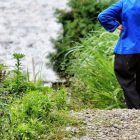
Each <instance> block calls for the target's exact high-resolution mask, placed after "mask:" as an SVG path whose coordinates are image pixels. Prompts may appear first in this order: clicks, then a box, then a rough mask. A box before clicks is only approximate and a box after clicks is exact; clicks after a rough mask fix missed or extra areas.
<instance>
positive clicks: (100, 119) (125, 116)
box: [72, 109, 140, 140]
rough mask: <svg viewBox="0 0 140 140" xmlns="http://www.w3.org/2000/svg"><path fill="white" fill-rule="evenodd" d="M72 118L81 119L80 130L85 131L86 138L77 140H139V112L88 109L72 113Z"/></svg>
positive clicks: (132, 110)
mask: <svg viewBox="0 0 140 140" xmlns="http://www.w3.org/2000/svg"><path fill="white" fill-rule="evenodd" d="M72 116H73V117H75V118H78V119H81V121H82V122H83V123H82V128H83V129H84V130H85V131H86V136H81V138H77V139H78V140H140V127H139V126H140V110H135V109H131V110H130V109H112V110H94V109H93V110H89V109H88V110H83V111H81V112H74V111H73V112H72ZM91 120H92V121H91ZM94 134H96V135H94ZM73 138H74V137H73ZM75 138H76V137H75Z"/></svg>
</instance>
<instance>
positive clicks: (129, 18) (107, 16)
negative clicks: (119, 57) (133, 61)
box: [97, 0, 140, 54]
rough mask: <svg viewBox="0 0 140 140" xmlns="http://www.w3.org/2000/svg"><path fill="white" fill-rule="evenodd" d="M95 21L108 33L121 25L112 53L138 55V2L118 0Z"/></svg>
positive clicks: (139, 17) (139, 40) (139, 38)
mask: <svg viewBox="0 0 140 140" xmlns="http://www.w3.org/2000/svg"><path fill="white" fill-rule="evenodd" d="M97 19H98V21H99V22H100V23H101V25H102V26H103V27H104V28H105V29H106V30H107V31H109V32H113V31H115V29H116V28H117V27H118V26H119V25H120V24H122V26H123V31H122V33H121V35H120V37H119V39H118V42H117V44H116V46H115V48H114V53H117V54H135V53H140V0H119V1H117V2H116V3H114V4H112V5H111V6H110V7H108V8H107V9H105V10H104V11H102V12H101V13H100V14H99V15H98V17H97Z"/></svg>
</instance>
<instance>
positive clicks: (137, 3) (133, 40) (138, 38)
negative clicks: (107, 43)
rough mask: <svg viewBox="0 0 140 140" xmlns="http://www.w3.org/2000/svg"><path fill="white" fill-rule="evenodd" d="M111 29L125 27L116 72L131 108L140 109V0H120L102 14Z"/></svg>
mask: <svg viewBox="0 0 140 140" xmlns="http://www.w3.org/2000/svg"><path fill="white" fill-rule="evenodd" d="M97 18H98V20H99V22H100V23H101V25H102V26H103V27H104V28H105V29H106V30H107V31H109V32H113V31H115V30H116V29H119V30H121V34H120V36H119V39H118V42H117V44H116V47H115V49H114V54H115V61H114V72H115V75H116V78H117V80H118V82H119V84H120V85H121V87H122V89H123V91H124V96H125V100H126V103H127V106H128V108H129V109H132V108H135V109H140V0H119V1H117V2H116V3H115V4H112V5H111V6H110V7H108V8H107V9H105V10H104V11H103V12H101V13H100V14H99V15H98V17H97Z"/></svg>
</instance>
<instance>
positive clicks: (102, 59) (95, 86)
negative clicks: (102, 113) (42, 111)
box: [65, 30, 125, 109]
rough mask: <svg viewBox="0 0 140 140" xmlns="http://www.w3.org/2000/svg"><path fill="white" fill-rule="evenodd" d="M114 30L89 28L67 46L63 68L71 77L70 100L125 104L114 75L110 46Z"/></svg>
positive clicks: (115, 35) (100, 105) (115, 36)
mask: <svg viewBox="0 0 140 140" xmlns="http://www.w3.org/2000/svg"><path fill="white" fill-rule="evenodd" d="M117 39H118V32H114V33H112V34H111V33H108V32H104V31H103V30H99V31H96V32H92V33H91V34H89V35H88V36H87V37H86V38H84V39H82V40H81V43H77V44H76V45H75V47H74V48H72V49H70V50H69V51H68V53H67V54H66V56H65V59H67V56H69V57H70V56H71V60H70V66H69V68H68V69H67V71H68V72H69V73H71V75H73V77H72V78H71V88H70V91H71V94H72V102H74V103H77V107H78V104H81V105H84V106H86V107H94V108H106V109H110V108H122V107H125V104H124V96H123V93H122V90H121V88H120V86H119V84H118V82H117V80H116V78H115V75H114V70H113V63H114V61H113V60H114V59H113V58H114V55H113V47H114V46H115V44H116V41H117Z"/></svg>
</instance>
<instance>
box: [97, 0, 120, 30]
mask: <svg viewBox="0 0 140 140" xmlns="http://www.w3.org/2000/svg"><path fill="white" fill-rule="evenodd" d="M121 12H122V0H119V1H118V2H116V3H115V4H112V5H111V6H110V7H108V8H107V9H105V10H104V11H103V12H101V13H100V14H99V15H98V17H97V19H98V21H99V22H100V24H101V25H102V26H103V27H104V28H105V29H106V30H107V31H109V32H113V31H115V29H116V28H117V27H119V26H120V25H121V24H120V23H119V21H120V15H121ZM118 29H119V28H118Z"/></svg>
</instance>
